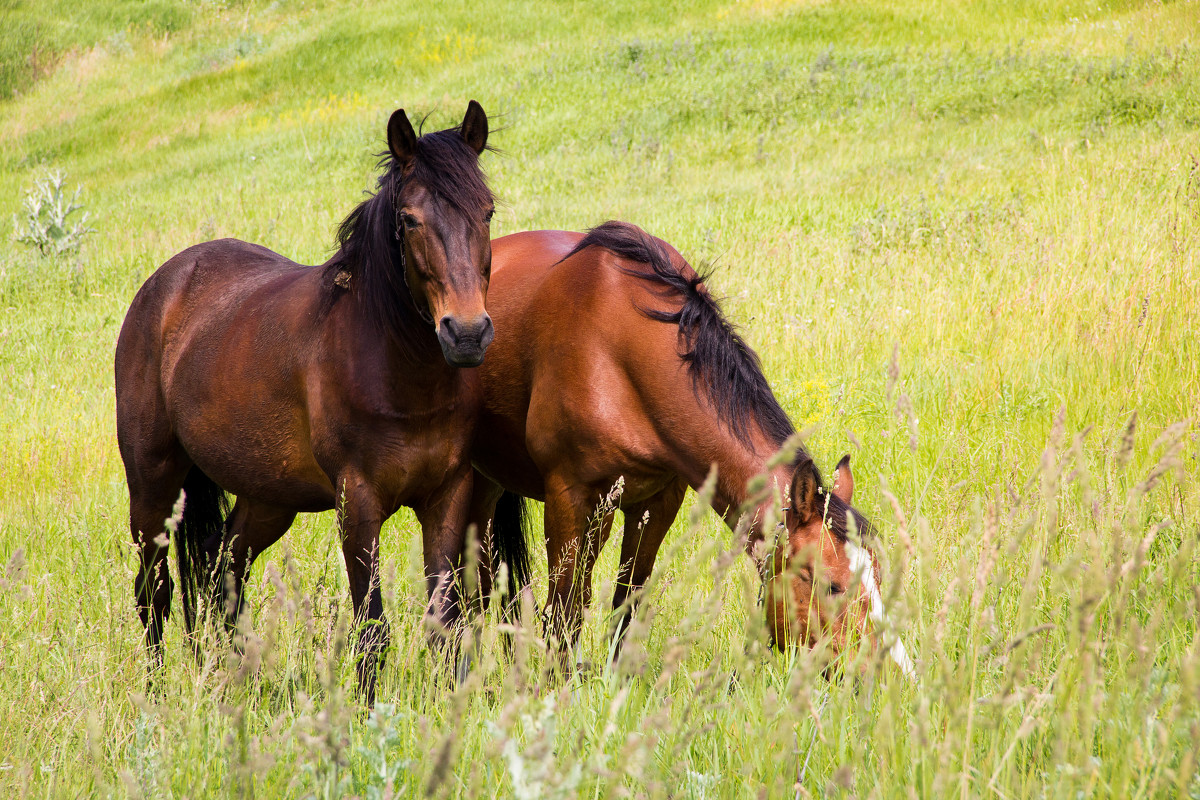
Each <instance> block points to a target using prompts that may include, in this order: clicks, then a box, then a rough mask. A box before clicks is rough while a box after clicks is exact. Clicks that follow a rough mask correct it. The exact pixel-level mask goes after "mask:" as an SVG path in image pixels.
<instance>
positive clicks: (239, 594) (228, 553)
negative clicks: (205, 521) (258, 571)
mask: <svg viewBox="0 0 1200 800" xmlns="http://www.w3.org/2000/svg"><path fill="white" fill-rule="evenodd" d="M295 519H296V512H295V511H292V510H291V509H287V508H280V507H279V506H272V505H268V504H266V503H260V502H257V501H253V500H248V499H247V498H245V497H239V498H238V499H237V502H236V503H234V505H233V511H231V512H230V514H229V520H228V522H227V523H226V526H225V528H226V533H225V538H224V540H223V541H222V542H220V543H219V544H217V545H216V546H215V547H212V549H211V550H210V552H209V569H210V570H212V569H213V568H214V567H218V566H219V567H220V573H219V574H216V575H215V576H214V577H215V578H216V580H215V581H214V586H213V590H214V596H213V608H223V609H224V610H225V630H226V631H227V632H228V633H231V634H232V633H234V632H235V631H236V630H237V625H238V619H239V617H240V616H241V613H242V610H243V608H244V607H245V581H246V576H247V575H249V573H250V567H251V565H252V564H253V563H254V559H255V558H257V557H258V556H259V555H260V554H261V553H262V552H263V551H264V550H266V549H267V548H268V547H270V546H271V545H273V544H275V542H277V541H279V540H280V538H282V537H283V535H284V534H285V533H287V530H288V528H290V527H291V526H292V522H293V521H294V520H295ZM218 547H219V548H222V549H223V550H224V552H221V551H220V550H218V549H217V548H218Z"/></svg>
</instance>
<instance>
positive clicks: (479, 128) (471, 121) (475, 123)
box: [459, 100, 488, 155]
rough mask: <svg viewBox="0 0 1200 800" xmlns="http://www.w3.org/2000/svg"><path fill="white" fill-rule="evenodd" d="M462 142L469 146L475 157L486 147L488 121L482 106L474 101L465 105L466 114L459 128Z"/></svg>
mask: <svg viewBox="0 0 1200 800" xmlns="http://www.w3.org/2000/svg"><path fill="white" fill-rule="evenodd" d="M459 132H460V133H461V134H462V138H463V141H465V142H466V143H467V144H468V145H470V146H471V149H472V150H474V151H475V154H476V155H479V154H480V153H482V152H483V148H485V147H487V137H488V119H487V114H485V113H483V106H481V105H479V103H476V102H475V101H474V100H472V101H471V102H469V103H467V114H466V116H465V117H463V122H462V127H461V128H459Z"/></svg>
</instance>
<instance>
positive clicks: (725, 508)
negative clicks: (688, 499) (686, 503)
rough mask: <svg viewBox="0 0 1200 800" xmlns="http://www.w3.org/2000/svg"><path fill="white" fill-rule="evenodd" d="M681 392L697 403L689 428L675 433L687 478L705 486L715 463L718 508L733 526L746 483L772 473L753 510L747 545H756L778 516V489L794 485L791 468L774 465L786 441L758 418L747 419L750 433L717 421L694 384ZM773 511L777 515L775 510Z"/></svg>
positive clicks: (738, 518)
mask: <svg viewBox="0 0 1200 800" xmlns="http://www.w3.org/2000/svg"><path fill="white" fill-rule="evenodd" d="M680 396H684V397H688V398H689V399H690V400H691V401H692V402H694V403H695V406H696V407H695V409H694V410H693V413H689V414H684V415H681V416H682V418H684V419H687V420H690V421H691V424H689V425H686V426H684V429H681V430H680V432H679V433H680V435H677V436H674V437H672V439H673V440H674V446H675V448H676V450H677V451H678V452H679V454H680V455H681V456H682V460H683V461H684V462H685V463H686V464H687V465H688V467H689V470H688V472H689V473H690V474H689V479H688V482H689V483H690V484H691V485H692V486H693V487H694V488H695V487H698V486H700V484H701V483H702V482H703V480H704V478H705V476H706V475H707V474H708V471H709V469H710V468H711V467H712V466H714V465H715V466H716V468H717V485H716V487H715V491H714V493H713V509H714V510H715V511H716V512H717V513H718V514H720V515H721V517H722V518H723V519H724V520H725V524H726V525H728V526H729V528H730V529H731V530H737V528H738V525H739V523H740V522H741V517H742V514H743V505H744V504H745V503H746V501H747V499H748V494H747V491H746V485H747V483H748V482H749V481H750V480H751V479H752V478H754V477H755V476H758V475H763V474H766V475H767V479H768V486H767V489H768V491H769V494H768V496H767V497H766V498H763V499H762V500H760V501H759V502H757V503H756V504H755V505H754V507H753V508H752V509H750V511H749V513H750V520H749V523H750V527H749V529H748V531H747V533H748V536H749V541H748V542H747V547H748V548H750V547H753V545H754V543H755V542H756V541H758V540H759V539H761V538H762V536H763V524H764V522H765V520H766V519H767V518H768V516H773V517H774V518H775V519H776V520H778V518H779V513H778V508H773V507H774V506H775V504H776V503H775V498H776V493H777V494H778V496H779V497H782V496H783V495H784V493H785V492H787V490H788V487H789V485H790V481H791V470H790V469H789V468H788V466H787V465H786V464H785V465H779V466H775V467H770V466H769V464H770V461H771V458H772V456H774V455H775V454H776V453H777V452H778V451H779V448H780V447H781V445H780V444H778V443H776V442H774V441H773V440H772V439H771V438H770V437H768V436H767V435H766V434H765V433H764V432H763V431H762V429H761V428H760V427H759V426H758V425H757V424H756V423H755V422H753V421H750V422H749V423H748V425H747V428H748V430H747V431H746V432H745V435H742V434H740V433H739V432H737V431H734V430H733V429H732V428H731V427H730V426H729V424H728V423H726V422H724V421H722V420H720V419H718V417H717V415H716V412H715V411H714V410H713V408H712V405H711V404H710V403H707V402H700V401H699V400H698V399H696V398H695V396H694V395H693V394H692V393H691V391H690V387H689V390H688V391H687V393H686V394H676V397H680ZM772 490H777V492H776V491H772ZM772 510H773V511H774V512H775V513H773V514H772V513H771V512H772Z"/></svg>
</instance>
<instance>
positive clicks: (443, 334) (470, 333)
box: [437, 312, 496, 367]
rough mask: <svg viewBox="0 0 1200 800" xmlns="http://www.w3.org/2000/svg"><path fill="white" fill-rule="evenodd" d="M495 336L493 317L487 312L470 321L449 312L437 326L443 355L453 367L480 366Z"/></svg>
mask: <svg viewBox="0 0 1200 800" xmlns="http://www.w3.org/2000/svg"><path fill="white" fill-rule="evenodd" d="M495 336H496V331H495V329H494V328H493V327H492V318H491V317H489V316H488V315H487V313H486V312H485V313H483V314H480V315H479V316H477V317H476V318H475V319H473V320H470V321H463V320H460V319H459V318H457V317H455V316H453V315H451V314H447V315H446V316H444V317H442V319H441V320H440V321H439V322H438V326H437V337H438V344H440V345H441V346H442V355H443V356H445V357H446V363H447V364H449V365H450V366H452V367H478V366H479V365H480V364H482V363H483V354H484V353H485V352H486V351H487V348H488V345H489V344H491V343H492V339H494V338H495Z"/></svg>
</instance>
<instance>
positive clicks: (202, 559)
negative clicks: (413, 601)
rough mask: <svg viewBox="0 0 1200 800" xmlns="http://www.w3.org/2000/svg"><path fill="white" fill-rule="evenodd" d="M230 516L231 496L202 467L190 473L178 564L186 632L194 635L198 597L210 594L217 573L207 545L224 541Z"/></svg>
mask: <svg viewBox="0 0 1200 800" xmlns="http://www.w3.org/2000/svg"><path fill="white" fill-rule="evenodd" d="M228 516H229V496H228V495H227V494H225V490H224V489H222V488H221V487H220V486H217V484H216V483H215V482H214V481H213V479H212V478H210V477H208V476H207V475H205V474H204V473H203V472H202V471H201V470H200V468H199V467H196V466H193V467H192V468H191V469H190V470H188V474H187V477H186V478H184V480H183V515H182V517H181V518H180V519H179V520H178V522H177V524H176V527H175V555H176V557H177V559H178V562H179V591H180V594H181V595H182V596H183V623H184V630H186V631H187V632H188V635H191V634H192V633H193V631H194V630H195V627H196V618H197V614H198V610H199V599H198V598H199V597H201V596H202V592H203V593H205V594H211V592H209V591H208V590H209V589H211V588H212V587H211V586H210V584H211V582H212V580H213V577H214V576H213V572H214V570H210V569H209V564H208V558H207V550H206V549H205V546H204V545H205V542H207V541H211V540H213V539H214V538H215V539H216V540H217V541H221V540H222V539H223V538H224V533H225V518H226V517H228Z"/></svg>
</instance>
